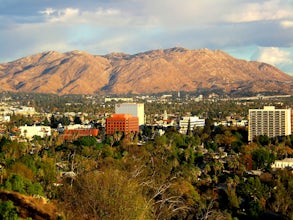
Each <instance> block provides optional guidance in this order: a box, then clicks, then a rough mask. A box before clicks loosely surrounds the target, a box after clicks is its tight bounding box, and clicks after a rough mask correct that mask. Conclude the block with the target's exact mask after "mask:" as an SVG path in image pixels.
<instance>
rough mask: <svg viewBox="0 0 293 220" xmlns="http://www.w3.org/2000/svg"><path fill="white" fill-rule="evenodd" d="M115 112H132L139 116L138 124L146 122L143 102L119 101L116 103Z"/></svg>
mask: <svg viewBox="0 0 293 220" xmlns="http://www.w3.org/2000/svg"><path fill="white" fill-rule="evenodd" d="M115 114H130V115H132V116H135V117H138V124H139V125H144V124H145V116H144V104H143V103H119V104H115Z"/></svg>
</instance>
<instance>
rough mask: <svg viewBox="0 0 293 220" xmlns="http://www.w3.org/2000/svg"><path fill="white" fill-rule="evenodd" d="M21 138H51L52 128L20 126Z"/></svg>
mask: <svg viewBox="0 0 293 220" xmlns="http://www.w3.org/2000/svg"><path fill="white" fill-rule="evenodd" d="M19 129H20V136H22V137H26V138H29V139H31V138H32V137H33V136H40V137H41V138H44V137H46V136H51V134H52V133H51V127H50V126H36V125H33V126H27V125H25V126H20V127H19Z"/></svg>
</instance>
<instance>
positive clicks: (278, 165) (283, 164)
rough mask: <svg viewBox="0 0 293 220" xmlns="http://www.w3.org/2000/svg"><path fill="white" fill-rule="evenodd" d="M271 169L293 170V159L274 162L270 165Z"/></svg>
mask: <svg viewBox="0 0 293 220" xmlns="http://www.w3.org/2000/svg"><path fill="white" fill-rule="evenodd" d="M271 167H272V168H274V169H285V168H289V169H292V168H293V158H285V159H283V160H276V161H275V162H274V163H273V164H272V165H271Z"/></svg>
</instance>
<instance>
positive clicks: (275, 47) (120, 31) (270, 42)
mask: <svg viewBox="0 0 293 220" xmlns="http://www.w3.org/2000/svg"><path fill="white" fill-rule="evenodd" d="M0 20H1V22H0V39H1V41H0V48H1V49H0V63H3V62H8V61H12V60H15V59H18V58H21V57H24V56H28V55H32V54H35V53H39V52H44V51H58V52H66V51H71V50H81V51H87V52H89V53H91V54H96V55H105V54H107V53H111V52H124V53H129V54H134V53H139V52H143V51H147V50H153V49H161V48H162V49H165V48H171V47H174V46H179V47H186V48H189V49H199V48H209V49H213V50H214V49H219V50H223V51H225V52H228V53H229V54H230V55H232V56H235V57H237V58H241V59H245V60H257V61H261V62H266V63H269V64H272V65H274V66H276V67H278V68H279V69H281V70H282V71H284V72H286V73H288V74H290V75H293V37H292V36H293V1H292V0H269V1H268V0H259V1H255V0H238V1H235V0H217V1H212V0H205V1H203V0H198V1H195V0H181V1H175V0H156V1H154V0H148V1H143V0H123V1H114V0H102V1H94V0H89V1H68V0H67V1H52V0H43V1H37V0H27V1H21V0H1V4H0Z"/></svg>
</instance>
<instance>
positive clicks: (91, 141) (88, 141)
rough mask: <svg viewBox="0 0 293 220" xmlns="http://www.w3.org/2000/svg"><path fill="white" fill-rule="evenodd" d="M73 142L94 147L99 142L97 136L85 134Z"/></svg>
mask: <svg viewBox="0 0 293 220" xmlns="http://www.w3.org/2000/svg"><path fill="white" fill-rule="evenodd" d="M73 144H75V145H77V146H79V147H80V146H88V147H90V146H91V147H94V146H95V145H96V144H97V140H96V138H95V137H92V136H84V137H80V138H78V139H77V140H75V141H74V142H73Z"/></svg>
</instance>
